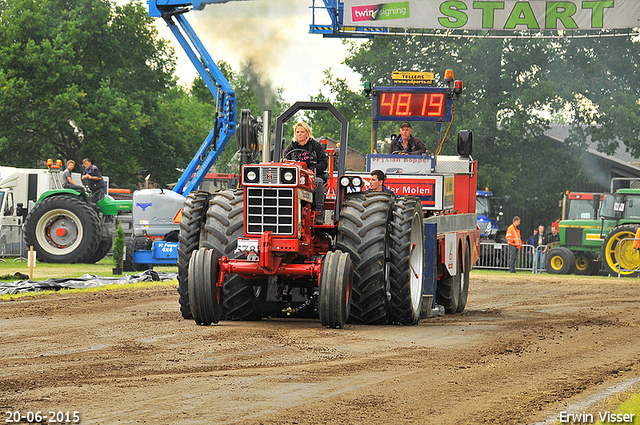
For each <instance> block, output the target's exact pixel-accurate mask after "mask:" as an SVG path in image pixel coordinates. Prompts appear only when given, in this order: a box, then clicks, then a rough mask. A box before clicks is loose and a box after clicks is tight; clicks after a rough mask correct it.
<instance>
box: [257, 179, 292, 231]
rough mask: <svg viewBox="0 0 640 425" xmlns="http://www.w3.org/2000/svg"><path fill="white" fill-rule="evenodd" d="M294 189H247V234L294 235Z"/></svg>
mask: <svg viewBox="0 0 640 425" xmlns="http://www.w3.org/2000/svg"><path fill="white" fill-rule="evenodd" d="M293 191H294V189H293V188H267V187H249V188H247V206H246V211H245V214H246V215H245V217H246V222H245V226H246V229H247V234H249V235H261V234H262V233H264V232H267V231H270V232H273V234H274V235H293V231H294V228H295V227H294V225H295V222H294V208H293V193H294V192H293Z"/></svg>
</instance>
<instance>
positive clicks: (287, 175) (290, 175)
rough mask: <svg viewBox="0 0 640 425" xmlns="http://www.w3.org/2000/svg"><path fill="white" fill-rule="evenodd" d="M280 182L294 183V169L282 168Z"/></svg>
mask: <svg viewBox="0 0 640 425" xmlns="http://www.w3.org/2000/svg"><path fill="white" fill-rule="evenodd" d="M280 183H281V184H295V183H296V169H295V168H282V169H281V170H280Z"/></svg>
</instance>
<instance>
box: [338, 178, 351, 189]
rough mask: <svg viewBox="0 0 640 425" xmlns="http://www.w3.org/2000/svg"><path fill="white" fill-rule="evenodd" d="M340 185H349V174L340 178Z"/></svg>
mask: <svg viewBox="0 0 640 425" xmlns="http://www.w3.org/2000/svg"><path fill="white" fill-rule="evenodd" d="M340 185H341V186H344V187H347V186H349V177H347V176H344V177H342V178H341V179H340Z"/></svg>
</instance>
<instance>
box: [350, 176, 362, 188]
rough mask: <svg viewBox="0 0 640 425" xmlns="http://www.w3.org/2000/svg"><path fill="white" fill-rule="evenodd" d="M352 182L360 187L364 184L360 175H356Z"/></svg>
mask: <svg viewBox="0 0 640 425" xmlns="http://www.w3.org/2000/svg"><path fill="white" fill-rule="evenodd" d="M351 184H352V185H353V186H354V187H360V186H362V179H361V178H360V177H354V178H353V180H351Z"/></svg>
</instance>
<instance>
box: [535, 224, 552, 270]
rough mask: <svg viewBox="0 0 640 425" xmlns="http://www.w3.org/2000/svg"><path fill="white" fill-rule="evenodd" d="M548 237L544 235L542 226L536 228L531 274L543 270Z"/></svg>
mask: <svg viewBox="0 0 640 425" xmlns="http://www.w3.org/2000/svg"><path fill="white" fill-rule="evenodd" d="M548 239H549V238H548V236H547V235H545V233H544V225H542V224H541V225H539V226H538V234H537V235H536V237H534V238H533V243H532V245H533V274H536V273H542V271H543V270H544V257H545V253H546V252H547V240H548Z"/></svg>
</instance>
